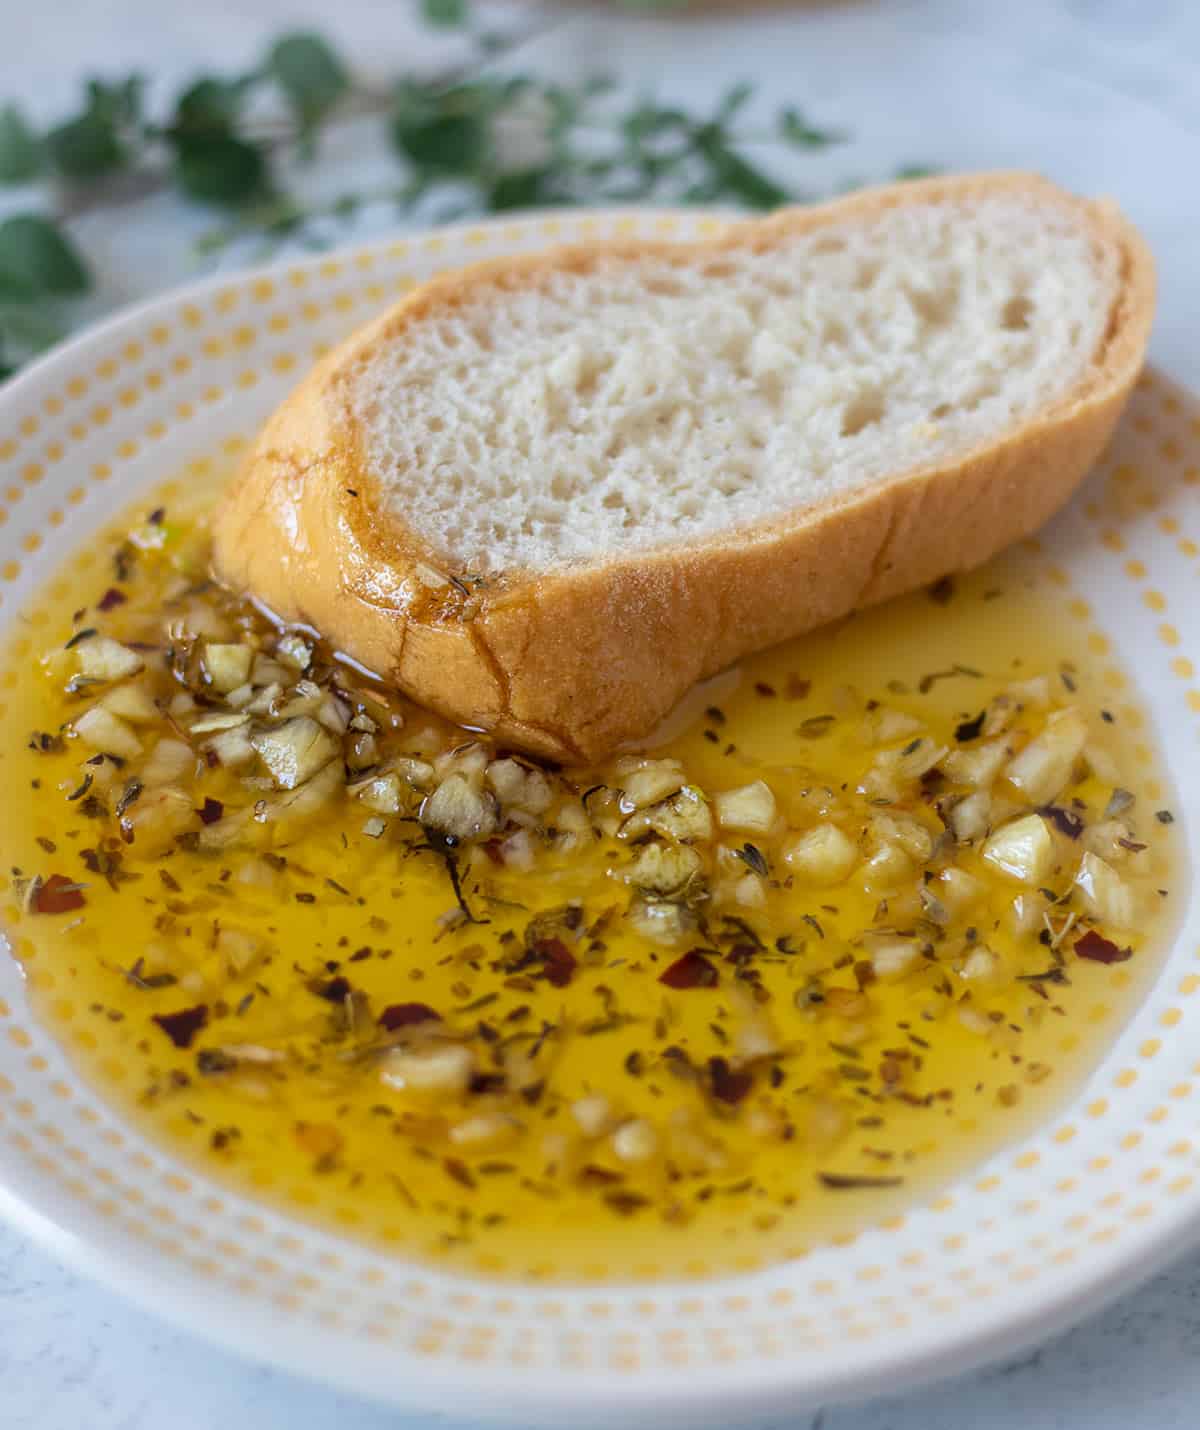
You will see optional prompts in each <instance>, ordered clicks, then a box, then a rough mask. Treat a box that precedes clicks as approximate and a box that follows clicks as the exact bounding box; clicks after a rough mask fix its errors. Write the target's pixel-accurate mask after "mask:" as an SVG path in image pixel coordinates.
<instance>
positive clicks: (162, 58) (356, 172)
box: [0, 0, 1200, 1430]
mask: <svg viewBox="0 0 1200 1430" xmlns="http://www.w3.org/2000/svg"><path fill="white" fill-rule="evenodd" d="M482 3H483V5H484V7H485V8H486V10H487V13H488V16H489V18H490V19H494V20H495V21H497V22H503V21H505V20H511V19H512V18H513V17H514V16H516V15H519V14H520V12H521V7H520V5H519V4H517V3H516V0H482ZM16 11H17V7H16V4H15V0H8V5H7V7H6V9H5V10H0V13H4V14H5V18H6V19H8V20H9V22H10V23H9V24H7V25H6V26H5V30H6V50H5V60H6V63H5V67H4V73H3V82H2V83H0V98H7V97H15V98H19V99H21V100H22V101H23V102H25V103H26V104H27V105H28V107H29V108H30V109H31V111H32V112H34V113H35V114H37V115H38V116H39V117H40V118H43V119H46V120H50V119H52V118H55V117H58V116H60V115H61V114H62V112H63V110H64V109H65V108H66V107H67V106H68V105H69V104H70V103H71V102H72V100H73V98H74V96H75V95H76V94H77V90H78V84H79V80H80V77H81V75H82V74H84V73H85V72H87V71H93V72H99V73H104V72H108V73H112V74H115V73H124V72H127V71H128V70H130V69H131V68H137V69H140V70H142V71H143V72H144V73H146V74H147V75H149V76H152V77H153V80H154V89H155V90H156V91H157V90H158V86H159V85H161V86H162V87H163V91H169V89H170V87H171V86H173V85H174V84H175V83H177V82H178V81H179V80H181V79H182V78H184V77H186V76H187V75H189V74H191V73H193V72H194V71H195V70H197V69H199V68H202V67H206V66H213V67H220V68H223V69H233V68H236V67H237V66H239V65H243V64H247V63H249V62H251V61H253V60H254V59H255V58H256V57H257V55H258V54H259V52H260V51H261V49H262V47H263V45H264V43H265V42H266V41H267V40H268V39H269V38H270V37H272V36H273V35H274V34H275V33H277V32H278V30H279V29H280V28H281V27H282V26H284V25H289V26H292V25H297V24H309V25H311V26H313V27H314V28H318V29H321V30H324V31H325V32H327V33H328V34H329V35H330V36H331V38H333V39H334V40H335V41H336V42H337V44H338V45H339V46H340V47H341V48H342V50H343V51H344V52H345V53H346V54H347V56H348V57H349V58H350V59H351V61H352V62H353V63H354V64H355V66H356V67H357V68H359V69H360V70H362V71H364V72H366V73H368V74H370V75H372V76H374V77H375V78H378V79H385V78H387V77H388V76H389V75H391V74H395V73H397V72H399V71H400V70H402V69H404V68H407V67H413V66H416V65H420V64H426V63H428V64H430V65H435V64H440V63H442V62H452V61H453V60H454V59H455V58H456V57H457V55H458V53H459V50H458V46H459V45H460V43H461V42H460V41H458V40H457V39H455V37H453V36H430V35H429V34H428V33H427V32H423V31H421V29H420V28H419V27H418V26H417V25H416V24H415V23H414V22H413V20H412V18H411V13H410V10H409V8H408V6H407V5H406V3H404V0H339V3H338V4H336V5H334V6H330V5H329V4H328V3H326V0H254V3H253V4H250V3H247V0H194V3H192V4H188V5H183V4H174V3H172V0H103V3H99V0H53V3H49V4H43V5H41V6H32V7H31V6H22V7H21V12H20V17H19V19H18V16H17V13H16ZM251 11H252V12H253V13H250V12H251ZM521 63H522V64H523V65H529V66H533V65H536V66H537V67H538V68H539V69H541V70H542V71H543V72H544V73H547V74H549V75H556V76H561V77H564V78H566V77H568V76H571V75H574V74H578V73H579V72H580V70H581V69H582V68H583V67H584V65H585V64H586V66H587V67H588V68H589V69H591V68H606V69H608V70H610V71H612V72H614V73H616V74H617V75H619V76H620V77H621V78H622V79H623V80H624V81H625V82H626V83H628V84H629V85H631V86H633V87H635V88H636V87H643V88H647V89H648V88H650V87H651V86H652V85H653V86H655V87H656V89H657V92H658V93H659V94H661V95H664V96H670V97H675V98H678V99H681V100H686V101H687V102H688V103H689V104H691V105H693V106H699V105H701V104H703V103H705V102H709V101H711V99H712V98H713V96H715V95H716V94H717V93H719V92H720V90H721V89H722V88H723V87H725V86H726V85H728V84H730V83H732V82H734V81H735V80H739V79H742V78H752V79H754V80H755V81H756V83H757V86H758V89H757V98H756V101H755V102H756V103H757V104H759V105H761V106H762V112H763V113H766V112H768V110H769V108H770V107H772V106H774V105H776V104H779V103H786V102H797V103H799V104H801V105H802V106H803V107H804V108H805V110H806V112H807V113H809V114H810V116H811V117H812V118H814V119H816V120H819V121H821V122H823V123H827V124H829V125H831V126H835V127H839V128H845V129H847V130H850V131H852V132H853V134H854V135H855V138H854V141H853V142H852V143H850V144H848V145H846V146H844V147H842V148H839V149H837V150H833V151H830V152H829V153H828V154H824V155H822V156H820V157H819V158H816V159H812V160H809V159H794V158H793V159H789V158H788V157H787V156H779V155H776V154H773V153H771V152H770V151H768V152H766V153H764V154H761V155H760V157H762V158H763V159H764V160H768V159H769V160H770V162H772V163H774V164H776V165H780V164H782V165H783V166H784V169H783V172H786V173H787V174H788V175H789V177H791V178H793V179H794V181H795V182H796V184H797V185H802V186H804V187H805V188H806V189H809V190H811V191H813V192H822V191H828V190H830V189H832V188H834V187H836V186H837V185H839V184H841V183H845V182H848V181H851V180H866V179H873V178H882V177H886V176H888V175H890V174H891V173H892V172H894V171H895V170H896V169H897V168H899V167H901V166H903V165H906V164H913V163H920V164H930V165H935V166H937V167H941V168H946V169H953V168H985V167H1028V168H1037V169H1041V170H1043V171H1044V172H1047V173H1048V174H1050V175H1051V176H1052V177H1054V178H1056V179H1059V180H1061V181H1063V182H1065V183H1067V184H1068V185H1072V186H1074V187H1076V188H1078V189H1080V190H1082V191H1086V192H1091V193H1111V194H1113V195H1115V196H1116V197H1117V198H1118V199H1119V200H1120V201H1121V203H1122V205H1123V207H1125V208H1126V210H1127V211H1128V212H1129V213H1130V214H1131V215H1132V216H1133V217H1134V218H1135V219H1136V220H1137V221H1138V222H1139V223H1140V224H1141V225H1142V227H1143V228H1144V229H1145V231H1146V232H1147V234H1148V236H1149V237H1150V240H1151V242H1152V245H1153V246H1154V248H1155V251H1156V253H1157V255H1158V259H1159V264H1160V270H1161V283H1162V290H1161V291H1162V296H1161V305H1160V319H1159V325H1158V329H1157V331H1156V335H1155V340H1154V347H1153V353H1154V357H1155V359H1156V361H1158V362H1159V363H1160V364H1161V365H1163V366H1164V367H1166V368H1167V369H1168V370H1169V371H1170V372H1171V373H1172V375H1174V376H1176V377H1181V378H1183V379H1184V380H1190V381H1193V382H1200V344H1194V343H1193V337H1192V335H1193V330H1194V328H1195V325H1196V323H1197V319H1200V260H1198V259H1197V258H1196V257H1195V252H1196V240H1195V234H1196V231H1197V228H1198V226H1200V189H1198V187H1197V185H1196V182H1195V173H1196V162H1195V159H1196V153H1197V150H1198V149H1200V143H1198V142H1197V136H1200V6H1198V5H1196V4H1195V3H1194V0H1005V3H1004V4H1003V5H995V4H993V3H991V0H841V3H826V4H821V3H817V0H809V3H806V4H801V5H794V6H788V5H779V4H777V5H774V6H764V7H761V8H760V7H755V6H752V5H751V4H749V3H746V0H738V3H731V4H729V5H728V6H726V7H725V14H724V15H721V14H720V13H718V12H715V11H714V12H711V13H709V14H707V15H704V16H702V17H699V18H695V19H689V20H686V21H672V22H664V21H647V20H639V19H634V18H632V17H629V16H625V17H616V16H609V17H603V16H598V15H597V14H596V13H595V12H594V11H592V12H589V13H584V12H574V13H572V14H571V15H570V16H569V17H568V18H567V19H566V21H565V22H564V23H562V24H561V25H559V26H557V27H556V28H555V29H554V30H553V32H552V33H550V34H549V35H547V36H545V37H544V38H543V39H541V40H538V41H536V42H535V43H533V44H532V45H531V46H530V47H529V48H528V49H527V50H526V51H524V52H523V53H522V56H521ZM160 92H161V91H160ZM360 141H361V134H356V133H355V132H354V127H353V126H351V127H350V128H349V129H348V130H346V131H343V132H342V134H341V135H340V136H339V137H337V138H335V139H333V140H332V141H331V143H330V144H329V145H327V147H326V151H325V156H324V159H323V161H322V163H321V164H318V166H317V168H316V170H314V171H313V174H312V175H311V176H310V177H308V178H306V179H305V180H304V182H305V183H308V184H311V185H314V186H316V188H317V189H318V190H319V189H320V186H321V185H322V184H324V185H326V191H327V192H338V191H340V190H342V189H344V188H346V187H350V186H352V185H353V184H354V183H356V182H361V181H364V180H365V179H367V178H369V176H370V173H371V172H372V165H375V166H376V167H375V170H374V171H375V172H376V173H378V172H379V171H378V167H377V166H378V162H379V161H378V159H377V158H373V157H372V151H370V150H367V152H366V153H364V149H365V147H366V146H364V145H363V144H362V143H361V142H360ZM378 147H379V146H378V145H376V146H375V151H374V152H375V153H376V154H377V152H378ZM789 165H790V166H791V167H790V168H788V166H789ZM330 184H333V185H334V186H335V187H334V188H333V189H332V190H329V188H328V185H330ZM29 198H30V195H28V194H26V195H22V194H20V193H16V194H9V195H6V196H5V199H4V205H3V209H11V208H12V207H14V206H18V205H20V204H21V203H22V202H28V200H29ZM0 211H3V210H0ZM211 222H212V221H211V218H210V217H208V216H206V215H203V214H200V213H198V212H196V211H195V210H189V209H188V208H187V207H186V206H185V205H183V204H182V203H180V202H178V201H176V200H174V199H170V198H167V197H161V198H153V199H150V200H148V201H146V202H143V203H140V204H137V205H134V206H130V207H125V208H122V209H120V210H117V211H98V212H93V213H91V214H89V215H88V216H86V217H85V218H83V219H82V220H80V221H79V222H78V224H77V226H76V234H77V237H78V238H79V239H80V241H81V243H82V244H83V246H84V247H85V249H86V250H87V252H88V253H89V256H90V257H91V258H92V259H93V261H94V262H95V264H96V267H97V269H98V273H99V277H100V283H99V286H98V291H97V294H96V297H95V299H94V300H91V304H90V306H91V308H92V310H93V311H102V310H104V309H107V308H111V307H114V306H117V305H119V304H120V303H122V302H127V301H130V300H132V299H135V298H138V297H143V296H147V295H149V294H151V293H153V292H156V291H159V290H161V289H162V288H164V287H167V286H169V285H171V284H174V283H178V282H180V281H183V280H185V279H186V278H188V277H189V276H193V275H194V274H195V273H196V272H197V271H198V269H197V265H196V260H195V258H194V257H193V256H192V254H191V248H190V240H191V239H192V238H193V237H194V236H195V235H196V234H197V233H198V232H201V231H203V230H204V229H205V228H206V227H209V226H211ZM394 226H395V219H394V216H393V215H392V214H390V213H389V212H388V211H387V210H386V209H378V210H372V211H369V212H368V213H366V214H365V215H363V216H362V218H361V219H360V220H359V221H358V223H357V225H356V226H355V228H354V229H352V230H348V231H347V237H358V236H364V235H367V234H371V233H375V232H380V231H382V230H384V229H385V228H389V227H394ZM246 258H247V253H246V251H245V250H244V249H243V250H239V251H235V252H234V253H232V254H230V255H227V256H226V257H225V258H223V259H222V260H221V261H222V262H224V263H233V262H238V261H243V262H244V261H246ZM1198 1340H1200V1255H1193V1256H1191V1257H1189V1258H1188V1259H1187V1260H1185V1261H1183V1262H1181V1263H1180V1265H1178V1266H1177V1267H1176V1268H1175V1269H1174V1270H1172V1271H1171V1272H1169V1273H1167V1274H1166V1275H1164V1276H1161V1277H1159V1278H1158V1279H1157V1280H1156V1281H1154V1282H1153V1283H1152V1284H1151V1285H1149V1286H1147V1287H1144V1288H1142V1289H1140V1290H1135V1291H1132V1292H1131V1294H1130V1295H1129V1296H1127V1297H1126V1298H1125V1299H1124V1300H1123V1301H1121V1302H1119V1303H1118V1304H1117V1305H1116V1306H1115V1307H1112V1308H1110V1309H1109V1310H1107V1311H1105V1312H1103V1313H1102V1314H1100V1315H1098V1316H1097V1317H1095V1318H1094V1319H1093V1320H1091V1321H1089V1322H1088V1323H1087V1324H1085V1325H1084V1326H1082V1327H1080V1328H1079V1329H1078V1330H1076V1331H1074V1332H1072V1333H1070V1334H1068V1335H1066V1336H1063V1337H1061V1338H1059V1339H1057V1340H1055V1341H1053V1342H1052V1343H1050V1344H1049V1345H1047V1346H1045V1347H1043V1348H1042V1349H1040V1350H1039V1351H1037V1352H1036V1353H1035V1354H1032V1355H1028V1356H1026V1357H1023V1358H1021V1359H1020V1360H1018V1361H1016V1362H1013V1363H1010V1364H1008V1365H1005V1366H1002V1367H999V1368H997V1369H993V1370H990V1371H985V1372H982V1373H977V1374H975V1375H972V1376H971V1377H969V1378H967V1379H965V1380H962V1381H958V1382H954V1383H951V1384H948V1385H943V1386H939V1387H936V1388H933V1389H930V1390H926V1391H923V1392H919V1393H916V1394H911V1395H908V1396H905V1397H903V1398H902V1399H897V1400H891V1401H883V1402H877V1403H875V1404H872V1405H870V1406H864V1407H852V1408H851V1407H844V1408H836V1409H830V1410H828V1411H826V1412H822V1414H820V1415H818V1416H817V1417H815V1419H814V1418H813V1417H810V1416H805V1417H801V1419H800V1420H799V1421H793V1422H791V1427H789V1430H793V1427H794V1430H808V1427H809V1426H810V1424H811V1425H812V1426H813V1427H814V1430H815V1427H816V1426H817V1425H820V1426H821V1427H822V1430H965V1427H968V1426H969V1427H971V1430H1011V1427H1013V1426H1015V1425H1020V1426H1022V1427H1026V1430H1052V1427H1054V1430H1077V1428H1078V1430H1083V1427H1085V1426H1086V1427H1087V1430H1175V1428H1176V1427H1178V1430H1184V1428H1185V1427H1187V1430H1192V1427H1194V1426H1195V1425H1197V1424H1198V1423H1200V1356H1197V1354H1196V1353H1195V1348H1196V1345H1197V1342H1198ZM246 1350H247V1354H248V1356H252V1355H253V1350H254V1348H253V1347H252V1346H247V1348H246ZM441 1423H448V1422H442V1421H438V1420H434V1419H431V1418H429V1417H422V1418H420V1419H419V1420H418V1419H405V1418H403V1417H398V1416H397V1415H396V1414H395V1413H394V1412H392V1411H388V1410H384V1409H380V1408H377V1407H374V1406H371V1405H366V1404H360V1403H357V1402H355V1401H353V1400H351V1399H349V1398H347V1397H345V1396H341V1395H338V1394H336V1393H334V1392H331V1391H327V1390H325V1389H322V1388H318V1387H315V1386H312V1385H308V1384H304V1383H301V1382H299V1381H295V1380H291V1379H289V1378H288V1377H286V1376H284V1375H281V1374H278V1373H276V1372H273V1371H268V1370H262V1369H259V1368H257V1367H255V1366H254V1365H253V1364H252V1363H251V1362H250V1361H246V1362H242V1361H239V1360H237V1359H235V1358H233V1357H232V1356H230V1355H227V1354H225V1353H223V1352H220V1351H217V1350H213V1349H211V1348H210V1347H209V1346H207V1345H205V1344H203V1343H201V1342H198V1341H195V1340H193V1339H192V1338H191V1337H189V1336H186V1335H183V1334H181V1333H178V1332H176V1331H173V1330H170V1329H168V1328H165V1327H164V1326H162V1325H160V1324H158V1323H156V1322H155V1321H153V1320H151V1319H150V1318H148V1317H147V1316H145V1315H143V1314H142V1313H141V1312H139V1311H136V1310H133V1309H131V1308H130V1307H129V1306H127V1305H125V1304H124V1303H123V1302H121V1301H119V1300H118V1299H117V1298H115V1297H114V1296H112V1295H110V1294H109V1293H108V1292H107V1291H104V1290H101V1289H99V1288H97V1287H95V1286H92V1285H90V1284H88V1283H86V1282H82V1281H80V1280H79V1279H77V1278H76V1277H75V1276H73V1275H72V1274H70V1273H69V1272H68V1271H66V1270H64V1269H63V1268H61V1267H60V1266H58V1265H56V1264H55V1263H54V1262H53V1261H51V1260H50V1259H49V1258H48V1257H47V1256H46V1255H44V1254H43V1253H42V1252H41V1251H40V1250H38V1249H36V1248H34V1247H32V1246H30V1245H28V1244H27V1243H25V1242H24V1240H23V1239H22V1238H21V1237H20V1236H18V1235H17V1234H16V1233H13V1232H10V1231H7V1230H5V1229H3V1228H0V1426H3V1427H4V1430H34V1427H36V1430H212V1427H214V1426H218V1425H219V1426H223V1427H228V1430H243V1427H254V1430H284V1427H286V1430H326V1427H329V1426H331V1425H335V1424H336V1425H337V1426H338V1427H339V1430H383V1427H385V1426H386V1427H388V1430H416V1427H418V1426H430V1425H433V1424H441ZM776 1424H777V1425H778V1427H779V1430H783V1423H782V1422H776ZM761 1430H766V1427H761Z"/></svg>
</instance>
